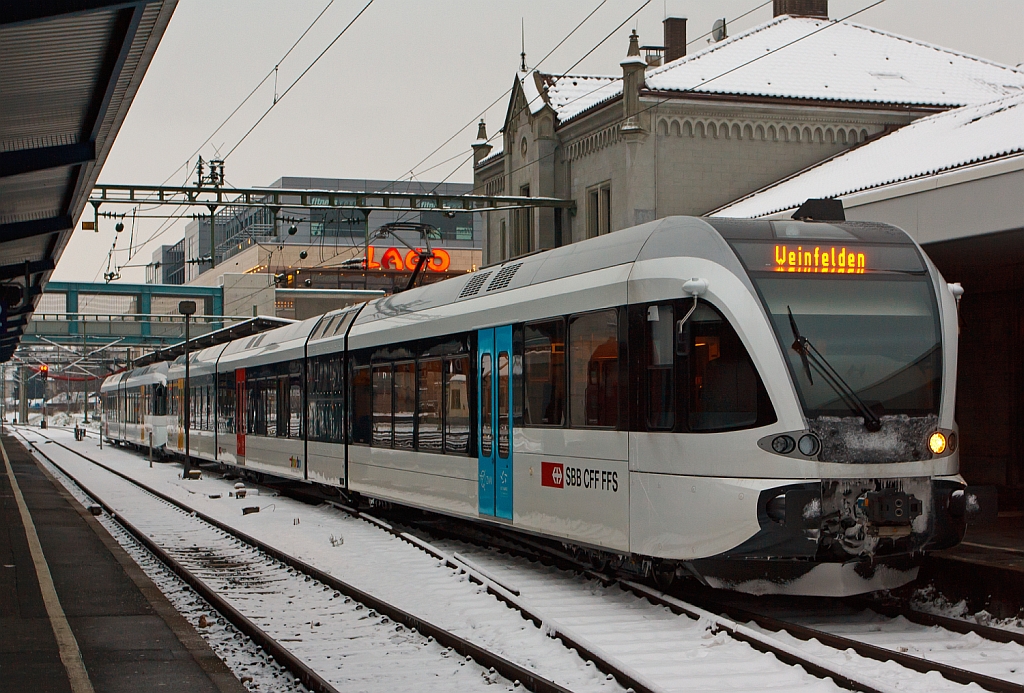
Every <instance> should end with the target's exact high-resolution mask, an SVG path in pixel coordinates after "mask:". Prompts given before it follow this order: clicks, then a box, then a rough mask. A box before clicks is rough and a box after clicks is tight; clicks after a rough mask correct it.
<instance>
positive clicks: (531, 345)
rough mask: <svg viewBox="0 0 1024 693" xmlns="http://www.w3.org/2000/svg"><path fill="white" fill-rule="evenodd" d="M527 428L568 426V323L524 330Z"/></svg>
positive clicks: (529, 326)
mask: <svg viewBox="0 0 1024 693" xmlns="http://www.w3.org/2000/svg"><path fill="white" fill-rule="evenodd" d="M523 339H524V359H523V360H524V361H525V364H524V370H525V380H526V387H525V389H526V398H525V399H526V407H525V411H524V412H523V419H524V423H525V424H526V425H527V426H564V425H565V320H563V319H562V318H558V319H556V320H547V321H544V322H535V323H527V324H526V325H525V326H524V328H523Z"/></svg>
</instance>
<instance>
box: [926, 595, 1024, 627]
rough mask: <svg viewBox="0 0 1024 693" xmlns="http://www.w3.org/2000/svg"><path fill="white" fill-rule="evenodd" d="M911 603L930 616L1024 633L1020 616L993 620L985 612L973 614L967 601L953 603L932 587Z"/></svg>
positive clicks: (1023, 620) (1023, 622)
mask: <svg viewBox="0 0 1024 693" xmlns="http://www.w3.org/2000/svg"><path fill="white" fill-rule="evenodd" d="M910 603H911V605H912V606H913V607H914V608H915V609H917V610H918V611H924V612H925V613H928V614H935V615H936V616H946V617H947V618H955V619H959V620H961V621H967V622H968V623H978V624H980V625H983V626H992V627H993V628H1003V629H1005V630H1012V631H1015V632H1017V633H1024V618H1021V617H1019V616H1018V617H1016V618H993V616H992V614H990V613H989V612H987V611H984V610H982V611H978V612H977V613H974V614H972V613H971V612H970V609H969V608H968V607H967V600H966V599H961V600H960V601H958V602H955V603H954V602H951V601H949V600H948V599H946V597H945V596H943V595H942V594H941V593H939V591H938V590H936V589H935V587H934V586H932V585H929V586H928V587H924V588H922V589H919V590H917V591H915V592H914V594H913V595H912V596H911V598H910Z"/></svg>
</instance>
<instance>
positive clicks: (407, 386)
mask: <svg viewBox="0 0 1024 693" xmlns="http://www.w3.org/2000/svg"><path fill="white" fill-rule="evenodd" d="M415 425H416V362H415V361H405V362H402V363H396V364H395V448H397V449H401V450H412V449H414V448H413V434H414V433H415Z"/></svg>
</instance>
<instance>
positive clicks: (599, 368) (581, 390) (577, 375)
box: [569, 309, 619, 428]
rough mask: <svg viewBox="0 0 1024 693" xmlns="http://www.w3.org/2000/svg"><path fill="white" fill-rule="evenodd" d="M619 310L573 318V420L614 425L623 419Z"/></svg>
mask: <svg viewBox="0 0 1024 693" xmlns="http://www.w3.org/2000/svg"><path fill="white" fill-rule="evenodd" d="M618 331H619V327H618V312H617V311H616V310H614V309H613V310H602V311H598V312H595V313H584V314H582V315H576V316H573V317H572V318H571V319H570V321H569V423H570V425H571V426H572V427H573V428H585V427H607V428H614V427H615V426H616V425H617V424H618V419H619V338H618Z"/></svg>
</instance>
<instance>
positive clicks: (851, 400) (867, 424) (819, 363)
mask: <svg viewBox="0 0 1024 693" xmlns="http://www.w3.org/2000/svg"><path fill="white" fill-rule="evenodd" d="M786 310H788V311H789V326H790V328H791V329H792V330H793V339H794V340H795V341H794V342H793V351H795V352H796V353H798V354H800V360H801V361H802V362H803V366H804V371H805V372H806V373H807V380H808V381H809V382H810V384H811V385H813V384H814V380H813V379H812V378H811V366H814V370H816V371H818V373H819V374H820V375H821V377H822V378H824V380H825V382H826V383H828V385H829V386H830V387H831V388H832V389H833V390H835V391H836V394H838V395H839V397H840V399H842V400H843V402H844V403H845V404H846V406H848V407H849V408H850V409H852V410H853V411H855V412H857V413H858V414H860V415H861V416H863V417H864V428H866V429H868V430H869V431H872V432H874V431H878V430H880V429H881V428H882V420H881V419H879V418H878V415H876V414H875V412H873V411H871V409H869V408H868V405H867V404H865V403H864V400H862V399H861V398H860V397H859V396H858V395H857V393H856V391H854V389H853V388H852V387H850V384H849V383H847V382H846V381H845V380H843V376H841V375H839V373H838V372H837V371H836V369H835V368H833V367H832V364H830V363H829V362H828V361H827V360H825V357H824V356H822V355H821V352H819V351H818V350H817V349H815V348H814V345H813V344H811V342H810V340H808V339H807V337H804V336H803V335H802V334H800V328H798V327H797V326H796V318H794V317H793V309H792V308H790V307H789V306H786Z"/></svg>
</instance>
